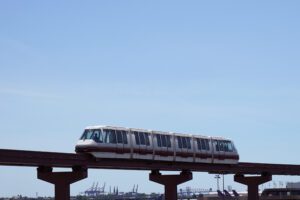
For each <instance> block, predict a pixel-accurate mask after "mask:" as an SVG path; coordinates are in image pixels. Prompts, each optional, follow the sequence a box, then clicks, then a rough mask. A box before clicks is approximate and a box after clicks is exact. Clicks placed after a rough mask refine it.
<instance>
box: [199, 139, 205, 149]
mask: <svg viewBox="0 0 300 200" xmlns="http://www.w3.org/2000/svg"><path fill="white" fill-rule="evenodd" d="M200 141H201V147H202V148H201V149H202V150H206V145H205V140H204V139H200Z"/></svg>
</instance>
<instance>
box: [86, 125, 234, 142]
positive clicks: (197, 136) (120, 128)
mask: <svg viewBox="0 0 300 200" xmlns="http://www.w3.org/2000/svg"><path fill="white" fill-rule="evenodd" d="M100 128H111V129H117V130H128V129H129V130H132V131H141V132H155V133H158V134H170V135H172V134H174V135H176V136H190V137H192V136H194V137H196V138H212V139H215V140H230V139H228V138H224V137H219V136H214V137H211V136H206V135H202V134H201V135H199V134H191V133H177V132H168V131H156V130H150V129H141V128H129V127H121V126H112V125H95V126H87V127H86V128H85V129H100ZM230 141H231V140H230Z"/></svg>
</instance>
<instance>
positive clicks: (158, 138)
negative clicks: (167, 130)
mask: <svg viewBox="0 0 300 200" xmlns="http://www.w3.org/2000/svg"><path fill="white" fill-rule="evenodd" d="M156 140H157V146H159V147H161V138H160V135H159V134H157V135H156Z"/></svg>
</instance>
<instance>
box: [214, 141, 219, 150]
mask: <svg viewBox="0 0 300 200" xmlns="http://www.w3.org/2000/svg"><path fill="white" fill-rule="evenodd" d="M214 143H215V146H216V151H220V147H219V141H215V142H214Z"/></svg>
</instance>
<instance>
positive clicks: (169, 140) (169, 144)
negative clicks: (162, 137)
mask: <svg viewBox="0 0 300 200" xmlns="http://www.w3.org/2000/svg"><path fill="white" fill-rule="evenodd" d="M167 147H171V137H170V136H169V135H167Z"/></svg>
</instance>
